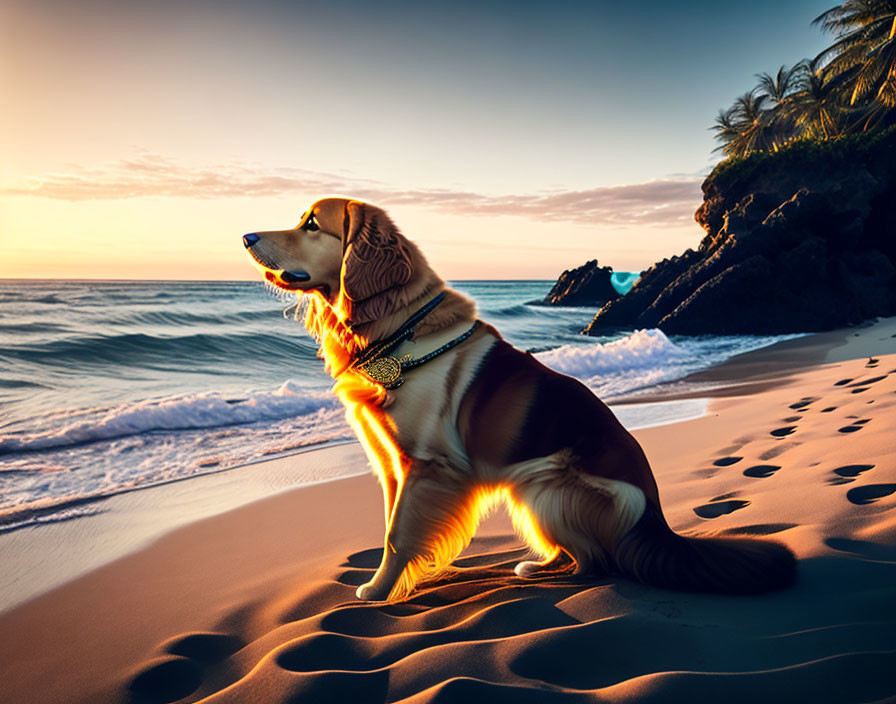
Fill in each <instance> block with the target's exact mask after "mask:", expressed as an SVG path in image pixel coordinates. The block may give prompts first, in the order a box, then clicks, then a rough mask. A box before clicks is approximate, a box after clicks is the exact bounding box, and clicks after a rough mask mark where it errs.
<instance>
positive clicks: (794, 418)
mask: <svg viewBox="0 0 896 704" xmlns="http://www.w3.org/2000/svg"><path fill="white" fill-rule="evenodd" d="M802 419H803V417H802V416H788V417H787V418H785V419H784V422H785V423H796V422H797V421H798V420H802Z"/></svg>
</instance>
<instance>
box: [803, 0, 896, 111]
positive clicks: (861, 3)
mask: <svg viewBox="0 0 896 704" xmlns="http://www.w3.org/2000/svg"><path fill="white" fill-rule="evenodd" d="M813 24H818V25H820V26H821V28H822V30H824V31H826V32H831V33H832V34H835V35H837V41H835V42H834V43H833V44H832V45H831V46H830V47H828V48H827V49H825V50H824V51H823V52H821V53H820V54H819V55H818V57H817V59H816V60H817V61H819V62H823V63H824V62H826V64H825V66H824V70H825V73H826V74H828V76H829V77H831V78H833V77H837V83H838V84H840V85H843V86H844V87H845V88H846V92H848V94H849V104H850V105H863V104H871V103H877V104H878V106H879V108H882V109H883V110H884V111H889V110H892V109H894V108H896V0H846V2H844V3H843V4H842V5H838V6H837V7H834V8H831V9H830V10H828V11H827V12H824V13H822V14H821V15H819V16H818V17H816V18H815V20H814V22H813Z"/></svg>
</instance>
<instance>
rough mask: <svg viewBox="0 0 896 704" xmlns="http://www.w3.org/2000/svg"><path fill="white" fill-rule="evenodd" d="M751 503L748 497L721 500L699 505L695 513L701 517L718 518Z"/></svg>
mask: <svg viewBox="0 0 896 704" xmlns="http://www.w3.org/2000/svg"><path fill="white" fill-rule="evenodd" d="M749 505H750V502H749V501H747V500H746V499H732V500H730V501H719V502H716V503H708V504H704V505H703V506H697V507H696V508H695V509H694V513H696V514H697V515H698V516H700V518H718V517H719V516H724V515H725V514H728V513H733V512H734V511H737V510H738V509H742V508H744V506H749Z"/></svg>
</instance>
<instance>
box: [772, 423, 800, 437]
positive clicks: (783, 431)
mask: <svg viewBox="0 0 896 704" xmlns="http://www.w3.org/2000/svg"><path fill="white" fill-rule="evenodd" d="M795 432H796V426H795V425H787V426H785V427H783V428H776V429H775V430H773V431H772V432H771V433H770V434H771V435H774V436H775V437H776V438H783V437H787V436H788V435H790V434H791V433H795Z"/></svg>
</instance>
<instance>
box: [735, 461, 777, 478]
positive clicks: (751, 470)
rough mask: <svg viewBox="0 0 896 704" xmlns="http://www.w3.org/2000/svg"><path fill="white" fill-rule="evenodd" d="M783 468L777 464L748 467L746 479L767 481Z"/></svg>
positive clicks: (745, 474)
mask: <svg viewBox="0 0 896 704" xmlns="http://www.w3.org/2000/svg"><path fill="white" fill-rule="evenodd" d="M779 469H781V467H780V466H779V465H777V464H757V465H756V466H754V467H747V468H746V469H745V470H744V476H745V477H753V478H754V479H765V478H766V477H770V476H772V475H773V474H774V473H775V472H777V471H778V470H779Z"/></svg>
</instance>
